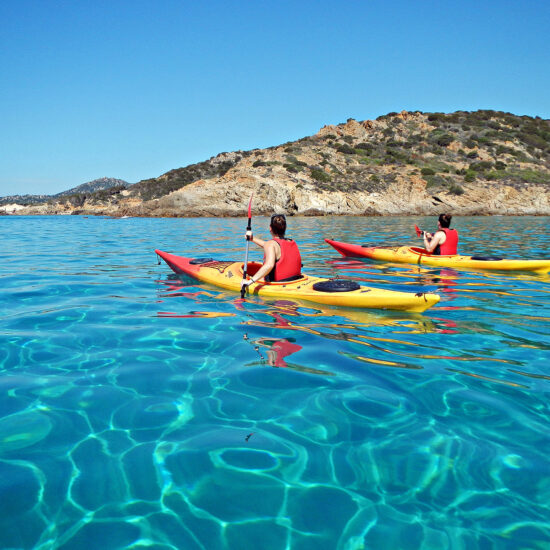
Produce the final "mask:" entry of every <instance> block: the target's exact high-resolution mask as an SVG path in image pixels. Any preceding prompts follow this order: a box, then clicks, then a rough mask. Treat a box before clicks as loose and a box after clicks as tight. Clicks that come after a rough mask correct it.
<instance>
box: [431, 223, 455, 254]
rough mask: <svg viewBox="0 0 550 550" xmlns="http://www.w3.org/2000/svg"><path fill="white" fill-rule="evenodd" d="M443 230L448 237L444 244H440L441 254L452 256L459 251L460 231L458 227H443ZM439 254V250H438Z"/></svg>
mask: <svg viewBox="0 0 550 550" xmlns="http://www.w3.org/2000/svg"><path fill="white" fill-rule="evenodd" d="M441 231H443V233H445V235H446V236H447V238H446V239H445V242H444V243H443V244H440V245H439V246H438V247H437V248H439V254H441V255H442V256H451V255H452V254H456V253H457V249H458V232H457V230H456V229H448V228H441ZM436 254H437V252H436Z"/></svg>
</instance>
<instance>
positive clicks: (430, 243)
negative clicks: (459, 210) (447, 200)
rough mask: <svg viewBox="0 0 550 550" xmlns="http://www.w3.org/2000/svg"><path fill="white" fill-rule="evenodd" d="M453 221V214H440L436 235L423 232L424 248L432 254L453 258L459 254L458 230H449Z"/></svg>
mask: <svg viewBox="0 0 550 550" xmlns="http://www.w3.org/2000/svg"><path fill="white" fill-rule="evenodd" d="M451 219H452V216H451V214H440V215H439V219H438V222H437V231H436V232H435V233H427V232H426V231H423V232H422V233H423V237H424V248H426V250H427V251H428V252H429V253H430V254H435V255H436V256H439V255H441V256H451V255H453V254H456V253H457V247H458V232H457V230H456V229H449V226H450V225H451Z"/></svg>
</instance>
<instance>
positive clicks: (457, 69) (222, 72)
mask: <svg viewBox="0 0 550 550" xmlns="http://www.w3.org/2000/svg"><path fill="white" fill-rule="evenodd" d="M549 29H550V1H548V0H526V1H525V2H519V1H517V0H513V1H512V0H510V1H507V0H501V1H497V0H494V1H484V0H477V1H470V0H457V1H454V0H449V1H445V0H437V1H435V0H434V1H423V0H409V1H405V0H392V1H387V0H384V1H378V0H364V1H355V0H340V1H324V0H310V1H299V0H294V1H287V0H276V1H275V0H273V1H262V0H255V1H236V0H235V1H229V0H219V1H210V2H209V1H207V0H204V1H203V2H198V1H185V0H177V1H176V0H124V1H123V0H88V1H84V0H49V1H48V0H35V1H32V0H2V1H1V2H0V196H5V195H12V194H16V193H19V194H23V193H46V194H52V193H57V192H60V191H64V190H66V189H69V188H71V187H74V186H76V185H80V184H81V183H84V182H87V181H90V180H93V179H96V178H99V177H103V176H107V177H115V178H121V179H124V180H126V181H129V182H131V183H134V182H136V181H139V180H141V179H145V178H150V177H156V176H159V175H161V174H162V173H164V172H166V171H168V170H171V169H173V168H178V167H181V166H186V165H188V164H191V163H194V162H200V161H203V160H206V159H208V158H210V157H211V156H214V155H216V154H218V153H220V152H223V151H234V150H238V149H243V150H246V149H253V148H256V147H260V148H263V147H269V146H271V145H278V144H280V143H284V142H286V141H291V140H295V139H298V138H301V137H304V136H306V135H311V134H314V133H315V132H317V130H319V128H320V127H322V126H323V125H325V124H338V123H340V122H344V121H345V120H346V119H347V118H349V117H353V118H355V119H357V120H365V119H372V118H376V117H377V116H379V115H383V114H386V113H388V112H390V111H400V110H402V109H408V110H421V111H426V112H429V111H443V112H451V111H456V110H468V111H473V110H477V109H495V110H503V111H509V112H512V113H515V114H518V115H523V114H526V115H532V116H536V115H538V116H540V117H543V118H550V103H549V102H550V70H549V69H550V42H549V38H548V37H549Z"/></svg>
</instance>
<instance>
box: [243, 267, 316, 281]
mask: <svg viewBox="0 0 550 550" xmlns="http://www.w3.org/2000/svg"><path fill="white" fill-rule="evenodd" d="M262 265H263V264H261V263H259V262H248V264H247V269H246V273H247V275H248V276H249V277H254V275H256V273H258V271H259V269H260V267H262ZM239 271H240V274H241V275H243V273H244V263H243V264H241V265H240V266H239ZM307 280H308V276H307V275H303V274H301V275H300V276H299V277H296V278H291V279H286V280H284V281H275V282H268V281H265V280H264V279H261V280H260V281H257V282H258V283H261V284H264V285H273V286H279V285H286V284H288V283H304V282H305V281H307Z"/></svg>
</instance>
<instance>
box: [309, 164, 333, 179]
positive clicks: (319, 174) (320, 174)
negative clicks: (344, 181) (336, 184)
mask: <svg viewBox="0 0 550 550" xmlns="http://www.w3.org/2000/svg"><path fill="white" fill-rule="evenodd" d="M311 177H312V178H313V179H314V180H316V181H320V182H323V183H328V182H329V181H332V178H331V177H330V174H327V173H326V172H325V171H324V170H320V169H319V168H312V170H311Z"/></svg>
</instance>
